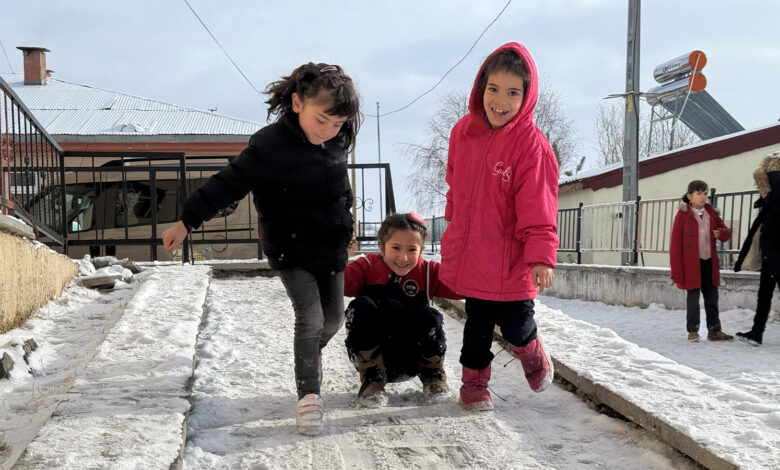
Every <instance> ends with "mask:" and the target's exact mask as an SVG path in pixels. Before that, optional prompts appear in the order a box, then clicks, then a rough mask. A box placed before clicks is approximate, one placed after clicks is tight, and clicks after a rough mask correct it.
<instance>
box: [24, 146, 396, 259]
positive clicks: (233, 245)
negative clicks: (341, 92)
mask: <svg viewBox="0 0 780 470" xmlns="http://www.w3.org/2000/svg"><path fill="white" fill-rule="evenodd" d="M232 158H234V156H195V157H193V156H187V157H185V156H184V155H183V154H160V153H150V154H142V153H93V152H89V153H76V152H69V153H67V154H66V155H65V161H66V162H67V165H66V166H64V171H65V174H66V178H65V179H64V181H65V200H66V208H67V215H66V217H65V224H64V226H65V231H66V233H67V245H66V247H65V250H64V251H65V253H66V254H68V255H73V254H75V255H76V256H81V255H82V254H85V253H86V252H87V250H88V252H89V253H90V254H91V255H93V256H98V255H114V256H119V254H118V252H119V253H122V252H123V253H122V256H125V257H132V258H133V259H137V260H143V259H149V260H157V259H160V258H162V257H163V256H164V253H163V251H162V240H161V239H160V236H161V233H162V230H163V229H164V228H166V227H168V226H170V224H172V223H175V222H176V221H178V217H179V215H180V214H181V208H182V205H183V203H184V201H186V199H187V198H188V197H189V195H190V194H192V193H193V192H194V191H195V190H196V189H197V188H198V187H200V186H201V185H202V184H203V183H204V182H205V181H206V179H207V178H208V177H210V176H211V175H212V174H214V173H216V172H217V171H219V169H221V168H222V167H224V166H225V165H226V164H227V162H228V161H229V160H230V159H232ZM349 169H350V170H351V172H352V176H353V177H354V178H356V180H355V181H354V182H353V185H354V186H355V188H354V189H353V192H354V193H355V194H356V205H355V209H354V214H355V216H356V218H357V222H358V224H357V225H358V227H359V233H358V234H357V238H358V239H359V240H373V239H374V237H373V235H372V234H369V233H367V229H366V227H368V226H370V225H371V224H372V223H376V224H378V223H379V222H381V220H382V219H384V217H385V214H386V213H387V211H395V198H394V194H393V190H392V179H391V176H390V167H389V164H351V165H349ZM377 174H379V175H380V178H381V180H380V181H383V182H384V184H385V185H387V186H386V187H385V188H381V189H382V194H383V197H382V199H381V200H379V201H380V207H381V208H382V209H384V210H383V212H385V214H383V213H380V211H375V207H374V202H373V201H374V199H373V198H374V197H375V196H374V195H373V193H372V191H375V189H376V188H375V186H376V184H375V182H376V180H375V178H376V175H377ZM58 189H59V188H58ZM46 197H47V196H46V194H45V193H41V194H38V195H37V196H36V197H35V198H33V199H31V201H30V203H31V204H30V206H31V207H36V206H37V205H39V204H43V203H44V201H45V200H46ZM252 198H253V195H252V194H251V193H250V194H249V195H247V196H246V198H245V199H244V200H242V201H238V202H236V203H234V204H233V205H231V206H230V207H228V208H226V209H224V210H222V211H220V212H219V213H218V214H217V215H216V216H215V217H214V218H212V219H211V220H210V221H208V222H206V223H204V224H203V225H202V226H201V227H199V228H198V229H196V230H194V231H193V232H192V234H191V235H190V237H189V243H185V244H184V245H183V247H182V253H181V255H180V256H181V259H182V260H185V261H186V260H189V259H192V258H193V257H195V258H196V259H200V258H199V257H202V258H209V257H228V258H231V257H239V258H246V257H253V256H251V255H254V256H257V257H258V258H262V240H261V238H260V234H259V230H258V215H257V211H256V209H255V206H254V201H253V199H252ZM382 209H380V210H382ZM372 214H375V215H376V217H377V218H378V220H375V221H372V220H370V219H368V220H367V218H369V217H371V215H372ZM161 225H163V226H164V227H162V228H161V227H160V226H161ZM143 247H147V249H146V250H147V251H146V254H144V253H142V252H141V251H139V249H143ZM195 247H200V249H198V250H196V249H195ZM226 250H227V252H226V253H223V252H225V251H226ZM69 251H70V252H69ZM128 253H132V255H128ZM220 253H222V254H221V255H220Z"/></svg>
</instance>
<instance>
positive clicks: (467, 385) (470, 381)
mask: <svg viewBox="0 0 780 470" xmlns="http://www.w3.org/2000/svg"><path fill="white" fill-rule="evenodd" d="M461 380H462V381H463V385H461V387H460V406H462V407H463V408H464V409H466V410H469V411H487V410H492V409H493V400H491V399H490V392H488V388H487V386H488V381H490V364H488V366H487V367H485V368H484V369H482V370H477V369H469V368H468V367H466V366H463V377H461Z"/></svg>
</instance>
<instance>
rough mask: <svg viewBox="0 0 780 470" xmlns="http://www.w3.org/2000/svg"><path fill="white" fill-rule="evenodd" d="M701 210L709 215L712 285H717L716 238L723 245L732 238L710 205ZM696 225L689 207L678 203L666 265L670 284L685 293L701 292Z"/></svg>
mask: <svg viewBox="0 0 780 470" xmlns="http://www.w3.org/2000/svg"><path fill="white" fill-rule="evenodd" d="M704 209H705V210H706V211H707V213H708V214H709V215H710V253H712V285H713V286H715V287H718V286H719V285H720V264H719V262H718V252H717V250H716V249H715V236H714V235H713V234H712V230H718V231H719V234H718V240H720V241H722V242H725V241H726V240H728V239H729V237H731V230H729V228H728V227H726V225H725V224H724V223H723V220H721V218H720V216H719V215H718V213H717V212H716V211H715V208H714V207H712V206H711V205H709V204H705V205H704ZM699 259H700V258H699V222H697V221H696V216H694V215H693V211H692V210H691V205H690V203H685V202H681V203H680V210H679V211H677V215H676V216H675V217H674V224H673V225H672V240H671V241H670V242H669V264H670V266H671V267H672V281H673V282H674V283H675V285H676V286H677V287H678V288H680V289H684V290H690V289H700V288H701V266H700V264H699Z"/></svg>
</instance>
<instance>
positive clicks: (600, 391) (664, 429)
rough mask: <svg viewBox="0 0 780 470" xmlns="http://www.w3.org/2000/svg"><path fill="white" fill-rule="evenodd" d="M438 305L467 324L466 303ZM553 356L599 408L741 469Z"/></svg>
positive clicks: (707, 459)
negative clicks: (604, 408)
mask: <svg viewBox="0 0 780 470" xmlns="http://www.w3.org/2000/svg"><path fill="white" fill-rule="evenodd" d="M436 303H437V304H438V305H439V306H440V307H442V308H443V309H444V310H445V312H447V314H448V315H450V316H451V317H452V318H454V319H456V320H458V321H460V322H461V323H464V322H465V320H466V312H465V304H464V303H463V302H461V301H457V300H449V299H441V298H437V299H436ZM493 337H494V338H495V339H496V341H498V342H499V343H500V344H501V345H502V347H504V348H505V349H507V351H508V352H510V354H511V351H509V348H508V347H507V343H506V341H504V339H503V337H502V336H501V333H500V332H499V330H498V328H496V329H495V331H494V332H493ZM548 352H549V351H548ZM551 357H552V360H553V363H554V365H555V374H556V375H559V376H560V377H561V378H563V379H564V380H565V381H567V382H569V383H570V384H572V386H573V387H575V388H576V389H577V390H578V391H579V392H581V393H582V394H584V395H585V396H587V397H588V398H589V399H590V400H592V401H593V402H594V403H596V404H597V405H601V404H603V405H605V406H607V407H609V408H611V409H612V410H614V411H616V412H617V413H620V414H621V415H623V416H624V417H625V418H626V419H628V420H630V421H632V422H633V423H635V424H637V425H639V426H641V427H642V428H644V429H646V430H647V431H649V432H651V433H652V434H653V435H655V436H656V437H657V438H658V439H659V440H661V441H663V442H665V443H666V444H668V445H670V446H671V447H673V448H675V449H677V450H678V451H680V452H682V453H684V454H685V455H687V456H689V457H690V458H692V459H693V460H695V461H696V462H697V463H699V464H701V465H703V466H704V467H706V468H708V469H711V470H734V469H738V468H739V467H738V466H737V465H735V464H733V463H731V462H729V461H727V460H725V459H724V458H723V457H721V456H719V455H717V454H715V453H713V452H712V451H711V450H709V449H707V448H706V447H704V446H703V445H702V444H701V443H699V442H697V441H696V440H695V439H693V438H691V437H690V436H688V435H687V434H686V433H684V432H682V431H680V430H679V429H676V428H675V427H673V426H671V425H670V424H668V423H667V422H665V421H664V420H663V419H662V418H661V417H658V416H654V415H653V414H652V413H650V412H648V411H645V410H644V409H643V408H642V407H641V406H640V404H637V403H633V402H631V401H630V400H628V399H626V398H625V397H623V396H621V395H619V394H617V393H615V392H613V391H611V390H609V389H608V388H606V387H604V386H603V385H601V384H599V383H596V382H593V381H592V380H590V379H589V378H587V377H586V376H585V375H584V374H582V373H580V372H578V371H576V370H575V369H574V368H572V367H569V366H568V365H566V364H564V363H562V362H561V361H560V360H558V359H556V358H555V357H554V355H553V354H551Z"/></svg>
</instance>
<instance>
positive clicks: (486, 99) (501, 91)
mask: <svg viewBox="0 0 780 470" xmlns="http://www.w3.org/2000/svg"><path fill="white" fill-rule="evenodd" d="M524 87H525V82H524V81H523V79H522V78H521V77H519V76H517V75H515V74H513V73H511V72H507V71H504V70H498V71H495V72H492V73H491V74H490V75H488V78H487V84H486V85H485V92H484V93H483V95H482V103H483V106H484V107H485V116H486V117H487V120H488V123H489V124H490V127H492V128H493V129H498V128H500V127H503V126H505V125H506V124H507V123H509V122H510V121H512V119H514V117H515V116H516V115H517V113H518V112H519V111H520V107H521V106H523V98H524V97H525V92H524V91H523V90H524V89H525V88H524Z"/></svg>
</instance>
